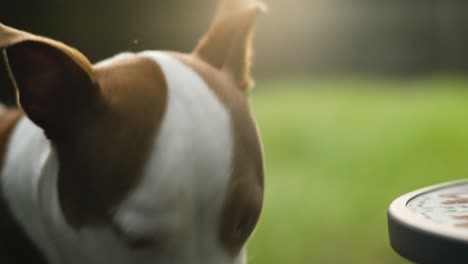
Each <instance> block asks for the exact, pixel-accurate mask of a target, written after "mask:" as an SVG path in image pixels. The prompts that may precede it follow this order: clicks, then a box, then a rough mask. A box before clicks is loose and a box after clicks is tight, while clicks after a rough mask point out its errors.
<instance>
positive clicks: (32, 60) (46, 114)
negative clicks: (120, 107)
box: [0, 24, 98, 137]
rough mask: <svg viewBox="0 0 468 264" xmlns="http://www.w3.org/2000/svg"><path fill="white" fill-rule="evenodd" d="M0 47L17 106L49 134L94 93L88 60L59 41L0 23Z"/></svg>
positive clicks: (58, 130) (60, 130) (62, 128)
mask: <svg viewBox="0 0 468 264" xmlns="http://www.w3.org/2000/svg"><path fill="white" fill-rule="evenodd" d="M0 49H2V56H3V58H4V60H5V63H6V65H7V69H8V71H9V75H10V77H11V80H12V82H13V84H14V86H15V88H16V89H17V95H18V101H19V104H20V106H21V107H22V109H23V110H24V111H25V113H26V114H27V115H28V117H29V118H30V119H31V120H32V121H33V122H34V123H36V124H37V125H38V126H40V127H42V128H43V129H44V131H45V133H46V134H47V136H49V137H54V136H56V135H58V133H63V132H64V131H65V130H67V129H68V128H69V127H67V126H69V125H70V122H67V120H70V119H71V120H73V119H74V118H76V115H77V114H79V112H80V110H82V109H85V108H87V107H89V103H90V102H91V101H90V100H92V99H94V98H95V97H96V95H97V94H98V89H97V86H96V85H95V83H96V82H95V80H94V74H93V68H92V65H91V63H89V61H88V60H87V59H86V57H84V56H83V55H82V54H81V53H80V52H78V51H77V50H75V49H73V48H71V47H68V46H67V45H65V44H63V43H60V42H57V41H54V40H51V39H48V38H44V37H39V36H36V35H33V34H29V33H27V32H23V31H19V30H16V29H13V28H10V27H7V26H4V25H2V24H0Z"/></svg>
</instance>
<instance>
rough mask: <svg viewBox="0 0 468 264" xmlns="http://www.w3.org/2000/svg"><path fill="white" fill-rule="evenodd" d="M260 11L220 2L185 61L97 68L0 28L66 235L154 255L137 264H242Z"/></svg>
mask: <svg viewBox="0 0 468 264" xmlns="http://www.w3.org/2000/svg"><path fill="white" fill-rule="evenodd" d="M261 8H262V5H261V3H259V2H255V1H229V0H226V1H225V2H224V5H221V8H220V11H219V14H218V16H217V17H216V18H215V20H214V22H213V24H212V26H211V29H210V30H209V32H208V33H207V34H206V35H205V36H204V37H203V38H202V40H201V41H200V43H199V44H198V45H197V47H196V48H195V50H194V51H193V52H192V53H191V54H182V53H176V52H153V51H146V52H141V53H125V54H121V55H118V56H116V57H114V58H111V59H108V60H105V61H102V62H100V63H98V64H96V65H92V64H91V63H90V62H89V61H88V59H87V58H86V57H85V56H84V55H82V54H81V53H80V52H78V51H77V50H75V49H73V48H71V47H69V46H67V45H65V44H63V43H60V42H57V41H54V40H51V39H48V38H44V37H39V36H36V35H32V34H29V33H26V32H22V31H19V30H15V29H12V28H9V27H6V26H4V25H1V24H0V48H2V52H3V57H4V58H5V60H6V63H7V65H8V68H9V71H10V75H11V77H12V80H13V82H14V85H15V87H16V89H17V93H18V101H19V104H20V105H21V108H22V109H23V111H24V112H25V113H26V115H27V116H28V118H29V119H30V120H32V121H33V122H34V123H35V124H36V125H37V126H39V127H41V128H42V129H43V131H44V133H45V134H46V136H47V137H48V138H49V139H50V141H51V143H52V145H53V147H54V151H55V152H56V155H57V158H58V161H59V175H58V197H59V202H60V205H61V209H62V211H63V216H64V217H65V219H66V222H67V223H68V225H69V226H71V227H73V228H74V230H77V232H79V230H82V229H86V228H89V227H103V228H110V229H112V231H113V233H114V234H115V237H116V239H119V240H121V242H122V244H123V245H125V247H126V248H128V250H129V252H133V251H137V252H139V254H141V253H142V252H143V254H146V253H147V254H150V255H151V256H153V259H154V261H153V262H146V261H145V262H143V263H207V264H209V263H216V264H220V263H242V262H243V260H242V259H243V258H244V254H245V253H244V245H245V243H246V240H247V239H248V237H249V236H250V235H251V233H252V232H253V230H254V227H255V226H256V223H257V221H258V218H259V215H260V211H261V207H262V200H263V164H262V153H261V146H260V141H259V138H258V134H257V130H256V126H255V123H254V120H253V118H252V116H251V113H250V110H249V106H248V100H247V97H246V92H247V90H248V87H249V85H250V76H249V66H250V65H249V60H250V49H251V47H250V46H251V43H250V41H251V40H250V39H251V35H252V29H253V26H254V22H255V18H256V16H257V14H258V13H259V11H261ZM155 261H156V262H155ZM132 263H140V262H132Z"/></svg>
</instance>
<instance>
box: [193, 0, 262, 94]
mask: <svg viewBox="0 0 468 264" xmlns="http://www.w3.org/2000/svg"><path fill="white" fill-rule="evenodd" d="M265 10H266V6H265V5H264V4H263V2H260V1H257V0H222V2H221V3H220V6H219V8H218V14H217V15H216V17H215V19H214V21H213V23H212V25H211V28H210V30H209V31H208V33H207V34H206V35H205V36H204V37H203V38H202V39H201V41H200V43H199V44H198V46H197V47H196V48H195V54H196V55H197V56H199V57H200V58H202V59H203V60H204V61H206V62H208V63H209V64H211V65H212V66H214V67H216V68H219V69H222V70H224V71H226V72H228V73H229V74H231V75H232V77H233V78H234V79H235V81H236V82H237V83H238V85H239V86H240V87H241V88H242V89H243V90H247V89H248V88H249V87H250V85H251V77H250V63H251V62H250V60H251V55H252V35H253V28H254V25H255V20H256V18H257V15H258V14H259V13H260V12H262V11H265Z"/></svg>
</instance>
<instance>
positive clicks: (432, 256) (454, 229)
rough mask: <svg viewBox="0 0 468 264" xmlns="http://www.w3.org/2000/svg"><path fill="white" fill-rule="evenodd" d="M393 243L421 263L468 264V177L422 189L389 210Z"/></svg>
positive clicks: (401, 253)
mask: <svg viewBox="0 0 468 264" xmlns="http://www.w3.org/2000/svg"><path fill="white" fill-rule="evenodd" d="M388 225H389V237H390V242H391V245H392V247H393V248H394V250H395V251H396V252H397V253H399V254H400V255H402V256H403V257H405V258H407V259H409V260H412V261H415V262H418V263H468V180H466V181H458V182H450V183H445V184H441V185H435V186H431V187H428V188H424V189H420V190H417V191H414V192H411V193H409V194H406V195H403V196H401V197H400V198H398V199H396V200H395V201H394V202H393V203H392V204H391V205H390V208H389V211H388Z"/></svg>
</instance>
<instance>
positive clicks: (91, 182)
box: [0, 25, 167, 228]
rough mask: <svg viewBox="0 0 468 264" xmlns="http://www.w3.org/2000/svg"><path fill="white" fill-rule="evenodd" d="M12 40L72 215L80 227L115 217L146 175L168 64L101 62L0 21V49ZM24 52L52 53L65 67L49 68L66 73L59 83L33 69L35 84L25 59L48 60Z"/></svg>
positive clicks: (25, 96)
mask: <svg viewBox="0 0 468 264" xmlns="http://www.w3.org/2000/svg"><path fill="white" fill-rule="evenodd" d="M5 47H7V53H8V57H11V58H10V61H7V62H8V63H7V64H8V66H9V68H11V69H10V76H11V77H12V80H13V82H14V83H15V85H16V88H17V91H18V94H19V100H20V103H21V105H22V106H23V109H24V110H25V112H26V114H27V115H28V116H29V118H30V119H31V120H32V121H33V122H35V123H36V124H37V125H39V126H41V127H42V128H43V129H44V130H45V133H46V134H47V136H48V137H49V139H50V140H51V142H52V144H53V145H54V147H55V149H56V151H57V155H58V159H59V164H60V165H59V166H60V167H59V177H58V192H59V199H60V204H61V206H62V210H63V212H64V215H65V218H66V220H67V221H68V222H69V224H71V225H72V226H74V227H75V228H80V227H82V226H84V225H90V224H102V223H106V222H108V221H111V218H112V214H113V213H114V212H113V210H114V209H115V207H116V206H117V205H118V204H119V203H120V202H121V201H122V200H123V199H124V197H125V196H126V195H127V194H128V193H129V192H130V191H131V190H132V188H133V187H134V186H136V184H137V183H138V182H139V180H140V179H141V177H142V169H143V166H144V163H145V161H146V159H147V156H148V155H149V151H150V149H151V148H152V142H153V139H154V137H155V135H156V133H157V131H158V127H159V124H160V123H161V120H162V117H163V115H164V111H165V108H166V96H167V89H166V83H165V79H164V75H163V73H162V72H161V69H160V68H159V66H158V65H157V64H156V63H155V62H154V61H152V60H150V59H146V58H144V57H134V58H131V59H126V60H124V61H121V62H119V63H115V64H113V65H110V66H105V67H100V68H94V67H93V66H91V64H90V63H89V61H88V60H87V59H86V57H85V56H84V55H82V54H81V53H79V52H78V51H77V50H75V49H73V48H71V47H68V46H66V45H65V44H63V43H60V42H57V41H54V40H51V39H47V38H44V37H38V36H35V35H32V34H29V33H26V32H22V31H19V30H15V29H12V28H9V27H6V26H3V25H0V48H5ZM25 52H27V54H28V56H29V54H30V55H32V56H33V57H34V56H36V55H35V54H36V53H38V54H39V56H41V57H40V58H42V57H44V56H46V57H45V58H46V59H47V61H50V62H49V63H47V64H45V67H49V66H50V67H61V68H59V69H54V68H52V69H50V71H52V73H53V74H54V75H52V76H53V78H55V77H56V75H58V74H55V72H56V71H59V75H58V77H59V78H61V79H60V80H59V82H58V83H57V82H52V84H54V85H55V86H56V87H53V88H51V87H48V86H47V83H48V82H49V79H50V78H46V79H44V78H43V77H42V76H41V75H39V76H34V78H37V79H38V80H39V81H41V82H36V83H34V82H33V83H31V81H30V79H31V78H30V77H29V75H28V74H29V72H31V70H29V71H28V70H23V68H24V66H23V65H26V66H27V67H34V63H39V65H38V66H37V67H38V69H37V71H47V70H48V69H43V68H44V66H43V65H41V64H40V63H43V60H38V59H37V58H31V60H32V61H27V60H28V57H25V56H26V55H24V54H25ZM24 60H26V61H24ZM18 61H19V62H18ZM54 61H58V62H54ZM31 63H32V64H33V65H31ZM62 68H65V69H62ZM34 71H36V69H34V68H33V69H32V72H34ZM62 72H63V73H62ZM44 76H46V77H49V76H50V74H49V73H47V72H45V74H44ZM67 78H72V79H67ZM52 81H54V79H52ZM38 85H44V87H40V88H38V87H35V86H38ZM30 86H31V87H30ZM44 91H45V92H44Z"/></svg>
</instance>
